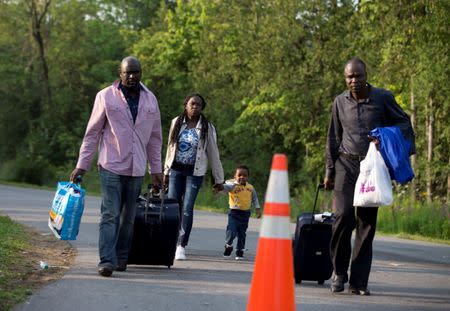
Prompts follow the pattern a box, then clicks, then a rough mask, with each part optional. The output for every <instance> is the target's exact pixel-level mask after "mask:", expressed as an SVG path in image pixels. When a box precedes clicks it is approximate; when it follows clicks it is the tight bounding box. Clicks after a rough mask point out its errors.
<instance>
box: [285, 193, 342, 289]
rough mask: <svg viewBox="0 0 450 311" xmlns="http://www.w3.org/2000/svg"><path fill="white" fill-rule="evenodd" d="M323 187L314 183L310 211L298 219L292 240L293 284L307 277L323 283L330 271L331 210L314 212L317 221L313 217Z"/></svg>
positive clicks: (328, 276) (331, 269)
mask: <svg viewBox="0 0 450 311" xmlns="http://www.w3.org/2000/svg"><path fill="white" fill-rule="evenodd" d="M322 188H323V185H322V184H321V185H318V186H317V191H316V198H315V200H314V207H313V211H312V213H302V214H301V215H300V216H299V217H298V219H297V225H296V228H295V236H294V241H293V253H294V276H295V282H296V283H301V281H303V280H308V281H317V282H318V283H319V284H323V283H324V282H325V280H328V279H329V278H330V277H331V273H332V272H333V265H332V263H331V257H330V241H331V226H332V224H333V215H332V214H331V213H324V214H317V215H316V219H317V220H315V219H314V215H315V214H314V212H315V209H316V204H317V197H318V195H319V190H320V189H322Z"/></svg>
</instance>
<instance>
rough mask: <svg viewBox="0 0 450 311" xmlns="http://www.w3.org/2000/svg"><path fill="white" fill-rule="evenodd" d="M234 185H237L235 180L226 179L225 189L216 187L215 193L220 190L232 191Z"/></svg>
mask: <svg viewBox="0 0 450 311" xmlns="http://www.w3.org/2000/svg"><path fill="white" fill-rule="evenodd" d="M234 187H236V184H235V183H234V180H231V181H230V180H227V181H225V183H224V184H223V190H222V191H215V189H214V190H213V191H214V193H215V194H216V193H219V192H230V191H232V190H233V189H234Z"/></svg>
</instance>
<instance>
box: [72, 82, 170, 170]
mask: <svg viewBox="0 0 450 311" xmlns="http://www.w3.org/2000/svg"><path fill="white" fill-rule="evenodd" d="M118 86H119V81H116V82H114V83H113V84H112V85H111V86H108V87H106V88H105V89H103V90H101V91H100V92H98V93H97V96H96V98H95V102H94V108H93V109H92V113H91V117H90V119H89V123H88V125H87V128H86V133H85V135H84V138H83V143H82V145H81V148H80V155H79V158H78V163H77V168H80V169H83V170H89V168H90V166H91V162H92V159H93V158H94V155H95V153H96V152H97V149H98V153H99V155H98V165H99V166H101V167H103V168H104V169H106V170H108V171H111V172H113V173H115V174H119V175H125V176H144V175H145V169H146V165H147V163H148V164H149V172H150V173H151V174H157V173H161V171H162V167H161V146H162V133H161V116H160V112H159V107H158V101H157V100H156V97H155V95H153V93H152V92H151V91H150V90H149V89H147V88H146V87H145V86H144V85H143V84H142V83H141V91H140V95H139V108H138V114H137V118H136V122H135V123H133V117H132V115H131V112H130V109H129V107H128V104H127V101H126V99H125V97H124V96H123V93H122V92H121V91H120V89H119V88H118Z"/></svg>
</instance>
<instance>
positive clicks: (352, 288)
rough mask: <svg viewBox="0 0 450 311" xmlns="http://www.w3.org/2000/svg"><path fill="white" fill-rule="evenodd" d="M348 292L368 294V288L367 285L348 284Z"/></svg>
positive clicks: (361, 294)
mask: <svg viewBox="0 0 450 311" xmlns="http://www.w3.org/2000/svg"><path fill="white" fill-rule="evenodd" d="M348 292H349V293H350V294H353V295H360V296H370V290H369V289H368V288H367V287H356V286H353V285H350V286H349V287H348Z"/></svg>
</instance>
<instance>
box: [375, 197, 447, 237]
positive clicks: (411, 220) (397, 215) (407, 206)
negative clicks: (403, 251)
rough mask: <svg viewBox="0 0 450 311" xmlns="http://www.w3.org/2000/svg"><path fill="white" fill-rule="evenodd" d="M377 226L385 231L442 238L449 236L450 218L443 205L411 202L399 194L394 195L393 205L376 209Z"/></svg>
mask: <svg viewBox="0 0 450 311" xmlns="http://www.w3.org/2000/svg"><path fill="white" fill-rule="evenodd" d="M377 228H378V230H379V231H381V232H386V233H399V232H401V233H408V234H413V235H420V236H426V237H431V238H437V239H442V240H448V239H449V237H450V220H449V214H448V209H447V208H446V207H445V206H442V205H437V204H428V203H420V202H412V201H411V200H410V198H402V197H401V196H397V197H396V199H395V205H393V206H383V207H380V208H379V209H378V225H377Z"/></svg>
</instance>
